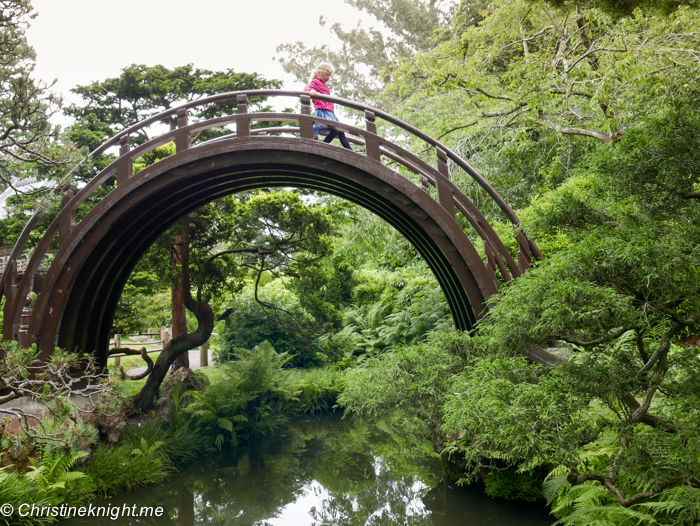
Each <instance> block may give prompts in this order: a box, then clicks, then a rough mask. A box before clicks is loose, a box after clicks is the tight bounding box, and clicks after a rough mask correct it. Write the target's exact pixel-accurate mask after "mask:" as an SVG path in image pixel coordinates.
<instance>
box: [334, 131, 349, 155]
mask: <svg viewBox="0 0 700 526" xmlns="http://www.w3.org/2000/svg"><path fill="white" fill-rule="evenodd" d="M338 139H340V144H342V145H343V148H347V149H348V150H350V151H353V150H352V148H350V142H348V138H347V137H346V136H345V132H341V131H339V132H338Z"/></svg>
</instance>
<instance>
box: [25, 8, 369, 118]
mask: <svg viewBox="0 0 700 526" xmlns="http://www.w3.org/2000/svg"><path fill="white" fill-rule="evenodd" d="M32 5H33V6H34V11H35V12H36V13H38V17H37V18H36V19H34V20H33V21H32V24H31V27H30V29H29V32H28V40H29V43H30V44H31V45H32V46H33V47H34V49H35V50H36V52H37V62H36V70H35V74H36V77H38V78H41V79H43V80H46V81H52V80H53V79H56V80H57V83H56V85H55V87H54V91H57V92H59V93H62V94H63V96H64V98H65V101H66V103H70V102H77V101H79V99H76V96H75V95H73V94H71V93H70V92H69V90H70V89H71V88H73V87H75V86H77V85H84V84H89V83H90V82H92V81H95V80H104V79H105V78H109V77H116V76H118V75H119V72H120V70H121V69H122V68H123V67H125V66H129V65H131V64H146V65H147V66H154V65H156V64H162V65H164V66H166V67H170V68H172V67H175V66H181V65H184V64H188V63H192V64H194V65H195V66H196V67H200V68H206V69H211V70H223V69H226V68H233V69H234V70H236V71H241V72H246V73H252V72H257V73H258V74H261V75H264V76H265V77H266V78H268V79H272V78H277V79H282V80H284V82H285V87H286V88H289V89H300V88H301V87H302V85H301V84H298V83H296V82H295V81H294V79H293V78H292V77H290V76H289V75H286V74H285V73H284V72H283V70H282V68H281V66H280V65H279V63H277V62H276V61H275V59H274V57H275V56H276V52H275V48H276V46H277V45H279V44H284V43H288V42H295V41H297V40H301V41H302V42H305V43H306V44H307V45H308V46H309V47H311V46H313V45H320V44H323V43H331V42H332V41H333V39H332V37H331V35H330V29H329V26H330V25H331V24H332V23H333V22H340V23H342V24H343V25H344V26H345V27H346V28H350V27H355V26H356V25H357V22H358V21H359V20H360V19H361V15H360V13H358V12H357V11H355V10H354V9H353V8H351V7H350V6H348V5H346V4H345V3H344V2H343V0H321V1H320V0H286V1H285V0H253V1H247V2H242V1H240V0H238V1H237V0H197V1H193V0H120V1H118V2H106V1H104V0H32ZM195 6H196V7H195ZM321 15H323V16H324V17H325V18H326V19H327V20H328V21H329V23H328V25H326V27H321V26H320V25H319V23H318V21H319V17H320V16H321ZM368 22H369V19H368V18H367V17H364V18H363V25H368ZM57 123H61V124H66V122H65V121H64V120H63V119H59V120H58V121H57Z"/></svg>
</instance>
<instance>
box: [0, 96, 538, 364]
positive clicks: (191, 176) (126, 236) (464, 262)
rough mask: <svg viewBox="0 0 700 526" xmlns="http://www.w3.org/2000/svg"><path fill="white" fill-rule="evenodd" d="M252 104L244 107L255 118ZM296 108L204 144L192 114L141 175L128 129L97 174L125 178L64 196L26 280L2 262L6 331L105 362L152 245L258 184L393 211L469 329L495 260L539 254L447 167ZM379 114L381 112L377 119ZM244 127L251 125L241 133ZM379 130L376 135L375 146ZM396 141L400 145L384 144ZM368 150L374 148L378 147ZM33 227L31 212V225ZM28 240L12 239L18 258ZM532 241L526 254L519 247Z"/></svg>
mask: <svg viewBox="0 0 700 526" xmlns="http://www.w3.org/2000/svg"><path fill="white" fill-rule="evenodd" d="M302 97H303V95H302ZM307 99H308V98H307ZM240 100H241V98H240V95H239V101H240ZM336 101H337V99H336ZM302 102H304V100H303V99H302ZM346 102H347V101H346ZM307 104H308V101H307ZM180 111H182V110H180ZM239 113H241V112H240V107H239ZM178 115H180V112H178ZM249 115H250V114H248V115H246V117H247V118H250V117H249ZM286 115H287V116H289V114H286ZM297 117H298V121H299V123H300V128H301V130H302V133H301V137H300V138H297V137H283V136H259V137H256V136H251V135H250V134H249V133H248V132H247V130H246V128H245V127H240V125H239V133H238V135H232V136H226V137H224V138H223V139H219V140H216V141H211V142H208V143H204V144H202V145H199V146H196V147H190V146H189V133H190V130H189V128H187V127H186V121H185V122H184V123H183V124H184V127H182V128H181V130H186V133H187V134H188V135H186V139H187V141H186V142H183V141H182V136H174V137H173V138H174V140H175V141H176V143H178V153H176V154H175V155H173V156H171V157H168V158H167V159H164V160H162V161H160V162H158V163H156V164H154V165H152V166H150V167H148V168H146V169H144V170H142V171H141V172H139V173H137V174H135V175H131V173H130V169H131V168H130V167H131V164H130V163H131V162H133V158H135V157H136V155H137V153H138V150H139V149H137V150H136V151H134V152H132V153H133V155H132V156H131V157H128V155H125V154H129V148H128V146H127V147H126V148H124V147H123V144H124V139H123V137H126V138H127V139H126V140H127V144H128V137H129V136H128V134H125V135H123V136H122V141H121V142H122V152H121V154H122V155H121V157H120V158H119V159H118V160H117V161H116V162H115V163H113V164H114V167H113V168H112V169H111V171H110V169H107V170H105V171H104V172H103V173H102V174H101V175H100V176H98V177H96V178H95V179H94V180H93V182H94V184H93V182H91V184H93V186H94V187H96V186H97V185H99V184H103V183H104V182H105V181H106V180H107V178H108V177H109V176H110V174H116V176H117V181H118V185H117V186H116V187H115V188H114V189H112V190H111V191H110V192H109V193H108V194H107V196H106V197H104V198H103V199H102V200H101V201H100V202H99V203H98V204H97V205H96V206H95V207H94V208H93V209H92V210H91V211H90V212H89V213H88V214H87V216H86V217H84V218H83V219H82V220H81V221H80V222H79V223H78V224H77V225H75V222H74V219H72V218H74V216H75V212H76V210H77V207H78V206H79V205H80V203H82V202H84V200H85V199H86V197H85V196H87V195H89V194H90V192H92V191H93V190H94V189H93V188H85V189H83V190H81V192H80V193H79V194H78V195H76V196H75V197H72V195H71V196H69V198H66V200H65V202H64V206H63V209H62V211H61V213H60V214H59V216H58V217H57V218H56V220H55V221H54V223H53V224H52V226H51V227H50V228H49V231H48V232H47V233H46V234H45V236H44V239H42V241H41V242H40V245H39V247H38V248H37V251H36V253H35V254H34V256H33V257H32V259H31V261H30V264H29V268H28V270H27V273H25V276H24V277H23V278H22V279H21V281H20V280H19V279H18V278H17V277H16V271H15V274H14V276H13V274H12V272H11V271H10V272H6V273H5V276H4V277H3V282H2V284H3V293H4V295H5V297H6V306H5V322H4V327H3V336H4V338H6V339H11V338H15V339H20V342H21V343H23V344H29V343H33V342H36V343H37V344H38V346H39V348H40V350H41V353H42V356H44V357H46V356H48V355H49V354H50V353H51V352H52V351H53V348H54V347H55V346H60V347H62V348H67V349H73V350H75V351H77V352H85V353H93V352H94V353H96V354H97V356H98V358H99V361H100V362H102V363H106V358H107V352H108V347H109V340H110V335H111V327H112V320H113V317H114V313H115V310H116V306H117V303H118V301H119V297H120V296H121V293H122V289H123V287H124V284H125V283H126V281H127V279H128V277H129V275H130V274H131V272H132V270H133V268H134V267H135V265H136V264H137V262H138V261H139V259H140V257H141V256H142V255H143V254H144V252H145V251H146V250H147V249H148V247H149V246H150V245H151V244H152V243H153V242H154V241H155V239H156V238H157V237H158V236H159V235H160V234H161V233H163V232H164V231H165V230H166V229H167V228H168V227H169V226H170V225H172V224H173V223H174V222H175V221H177V220H178V219H179V218H180V217H182V216H183V215H184V214H186V213H188V212H190V211H192V210H194V209H196V208H198V207H200V206H202V205H204V204H206V203H208V202H210V201H212V200H214V199H217V198H219V197H223V196H225V195H229V194H233V193H237V192H241V191H246V190H251V189H256V188H269V187H297V188H307V189H311V190H317V191H321V192H326V193H329V194H333V195H336V196H338V197H341V198H344V199H347V200H349V201H351V202H354V203H356V204H358V205H360V206H363V207H365V208H366V209H368V210H370V211H371V212H373V213H375V214H376V215H378V216H379V217H381V218H383V219H384V220H386V221H387V222H388V223H389V224H391V225H392V226H394V227H395V228H396V229H397V230H398V231H399V232H400V233H401V234H402V235H404V236H405V237H406V238H407V239H408V240H409V241H410V242H411V243H412V244H413V245H414V246H415V247H416V249H417V250H418V252H419V253H420V254H421V255H422V257H423V258H424V259H425V261H426V262H427V264H428V265H429V266H430V268H431V270H432V271H433V273H434V274H435V276H436V278H437V280H438V282H439V284H440V286H441V287H442V290H443V291H444V293H445V297H446V299H447V302H448V303H449V306H450V309H451V311H452V315H453V319H454V322H455V325H456V327H457V328H459V329H470V328H471V327H472V326H473V325H474V324H475V323H476V321H477V320H478V319H479V318H480V317H481V316H482V315H483V313H484V309H485V305H486V302H487V300H488V298H489V297H490V296H491V295H493V294H495V293H496V292H498V280H497V278H496V273H495V272H496V271H500V272H501V276H502V277H503V278H504V279H505V281H509V280H510V279H512V278H511V275H510V274H512V277H517V276H518V275H519V274H520V273H521V272H522V270H524V269H525V268H526V267H527V261H529V257H530V253H531V252H532V253H533V254H535V255H537V252H538V251H537V250H536V245H534V243H533V242H531V241H530V240H527V239H526V238H525V237H524V235H523V234H522V233H521V232H520V233H518V236H519V237H518V242H519V245H520V248H521V253H520V254H519V258H520V259H521V261H520V263H521V264H520V266H519V267H520V268H518V266H517V265H515V262H514V261H513V258H512V257H511V256H510V255H509V254H508V253H507V251H506V250H505V247H504V246H503V244H502V242H501V241H500V239H498V236H496V235H495V232H493V229H491V228H490V226H489V225H488V224H487V223H486V221H485V219H484V218H483V216H482V215H481V214H480V212H479V211H478V210H476V208H475V207H474V206H473V205H472V204H471V203H470V202H469V201H468V199H466V197H465V196H464V195H463V194H461V192H460V191H459V189H457V188H456V187H455V186H454V184H452V182H451V181H449V178H448V177H447V176H445V175H444V173H442V172H441V170H435V169H431V168H430V167H429V166H428V167H427V168H423V167H422V165H421V162H422V161H420V160H419V159H417V158H415V157H413V156H411V155H410V154H409V153H408V152H405V151H403V150H401V148H399V147H397V146H395V145H391V144H390V143H388V142H387V141H385V140H383V139H381V138H380V137H379V136H377V135H376V134H375V130H374V129H371V130H370V131H366V130H359V129H357V128H353V127H351V126H348V125H344V126H343V125H340V126H341V127H342V128H343V129H345V130H347V131H348V132H349V133H355V134H356V135H359V136H362V137H363V138H364V139H365V141H364V143H360V144H363V145H364V146H365V150H366V152H367V155H365V154H361V153H358V152H349V151H347V150H344V149H341V148H338V147H336V146H332V145H329V144H325V143H321V142H319V141H316V140H314V139H313V138H312V136H309V135H310V124H311V122H312V121H311V119H312V118H311V117H304V116H302V115H298V116H297ZM236 118H237V119H238V120H239V121H240V120H241V116H240V115H239V116H234V117H231V118H230V119H231V120H233V119H236ZM373 118H374V115H372V124H373ZM247 122H248V125H249V121H247ZM237 124H238V123H237ZM190 128H192V126H190ZM368 128H371V127H370V126H369V125H368ZM241 129H243V130H244V131H246V133H243V134H242V133H240V132H241ZM174 133H175V132H171V134H170V135H174ZM173 138H171V137H170V136H169V135H168V134H166V135H165V138H164V139H163V138H161V139H159V140H158V141H155V142H154V141H151V142H152V143H153V144H152V145H151V146H150V147H149V148H150V149H152V148H153V147H155V146H157V145H158V144H163V143H164V142H167V141H168V140H173ZM178 141H180V142H178ZM371 141H375V142H376V143H375V144H374V145H373V144H372V142H371ZM355 142H356V143H358V142H359V141H357V140H355ZM183 144H184V145H185V146H184V147H181V146H182V145H183ZM388 146H391V147H392V149H387V147H388ZM380 147H381V148H382V149H381V153H382V154H383V155H387V156H389V157H391V158H392V159H396V158H397V156H398V154H397V153H396V152H397V151H398V152H399V153H403V157H404V158H407V159H408V161H405V164H404V165H405V166H409V168H411V169H412V170H414V171H415V173H419V175H420V176H421V177H420V179H421V181H422V182H423V184H422V185H417V184H415V183H414V182H412V181H411V180H409V179H407V178H406V177H404V176H402V175H400V174H399V172H397V171H395V170H392V169H391V168H389V167H387V166H385V165H384V164H382V162H381V159H380V153H379V152H380ZM436 148H437V146H436ZM140 149H141V150H145V149H146V147H145V146H142V147H140ZM372 152H374V155H370V154H371V153H372ZM441 152H442V150H439V151H438V153H441ZM129 155H130V154H129ZM443 155H444V153H443ZM127 157H128V162H129V165H128V172H127V173H126V175H124V173H125V172H123V171H120V170H122V168H123V166H125V165H124V159H127ZM443 164H445V163H443ZM417 166H418V167H419V168H420V170H417V169H416V167H417ZM445 166H446V164H445ZM120 167H121V168H120ZM120 174H121V175H120ZM425 181H428V182H429V183H430V184H432V185H433V186H434V187H435V188H436V189H437V190H438V194H439V197H440V198H439V200H436V199H434V198H433V197H431V193H430V191H429V190H428V188H427V183H426V182H425ZM88 186H90V185H88ZM489 188H490V187H489ZM496 195H497V194H496ZM448 205H449V206H448ZM455 210H458V211H461V212H462V213H463V214H464V215H465V216H466V217H467V218H468V219H469V222H470V223H471V225H472V226H473V227H474V229H475V230H476V232H477V233H478V234H479V235H480V236H481V237H482V238H483V240H484V246H485V251H486V253H487V256H488V261H487V263H484V262H483V261H482V259H481V257H480V256H479V254H478V253H477V251H476V249H475V248H474V246H473V245H472V242H471V241H470V239H469V238H468V237H467V235H466V234H465V233H464V231H463V230H462V228H461V227H460V225H459V223H458V222H457V219H456V214H455ZM511 213H512V212H511ZM513 216H514V215H513ZM516 219H517V218H516ZM32 226H33V225H32V224H31V222H30V225H29V226H28V227H27V232H29V231H31V228H32ZM58 233H60V236H59V241H60V242H59V251H58V253H57V255H56V258H55V259H54V261H53V263H52V264H51V267H50V269H49V271H48V273H47V275H46V276H45V279H44V280H43V285H42V287H41V292H40V294H39V296H38V298H37V301H36V304H35V306H34V309H33V312H31V313H29V314H27V312H26V309H25V315H24V316H22V323H23V324H24V325H23V326H22V325H21V324H20V313H21V310H22V306H23V298H24V297H26V294H27V291H28V287H29V282H30V279H31V276H32V275H33V273H34V272H35V271H36V268H37V267H38V265H39V262H40V261H41V258H42V257H43V253H45V251H46V250H47V249H48V247H49V245H50V244H51V243H52V242H53V240H54V238H55V236H56V234H58ZM27 235H28V234H27ZM23 236H25V234H24V233H23ZM25 240H26V236H25ZM18 245H20V243H19V242H18ZM20 249H21V247H19V248H18V246H16V247H15V251H14V252H13V256H14V257H15V258H16V257H17V255H18V253H19V251H20ZM524 251H526V252H527V254H526V257H521V256H522V253H523V252H524ZM15 268H16V267H15ZM509 271H510V274H509ZM25 318H26V320H25ZM20 333H22V334H20Z"/></svg>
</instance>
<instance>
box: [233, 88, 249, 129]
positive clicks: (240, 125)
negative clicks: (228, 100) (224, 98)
mask: <svg viewBox="0 0 700 526" xmlns="http://www.w3.org/2000/svg"><path fill="white" fill-rule="evenodd" d="M236 101H237V102H238V114H239V115H245V114H247V113H248V95H238V96H236ZM249 135H250V119H238V120H237V121H236V136H237V137H248V136H249Z"/></svg>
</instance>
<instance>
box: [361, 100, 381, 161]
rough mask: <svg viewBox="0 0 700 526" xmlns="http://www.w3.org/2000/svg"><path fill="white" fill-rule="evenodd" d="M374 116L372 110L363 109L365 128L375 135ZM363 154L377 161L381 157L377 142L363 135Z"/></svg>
mask: <svg viewBox="0 0 700 526" xmlns="http://www.w3.org/2000/svg"><path fill="white" fill-rule="evenodd" d="M375 118H376V117H375V115H374V112H373V111H369V110H365V128H366V129H367V131H368V132H369V133H372V134H374V135H377V124H376V122H375ZM365 154H366V155H367V157H369V158H370V159H372V160H373V161H379V160H380V159H381V155H380V152H379V143H378V142H377V141H375V140H374V139H373V138H372V137H370V136H366V137H365Z"/></svg>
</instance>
